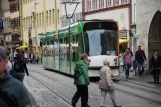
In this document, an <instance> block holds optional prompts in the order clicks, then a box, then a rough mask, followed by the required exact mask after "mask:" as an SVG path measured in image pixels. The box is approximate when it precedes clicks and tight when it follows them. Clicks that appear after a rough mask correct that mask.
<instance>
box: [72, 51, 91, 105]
mask: <svg viewBox="0 0 161 107" xmlns="http://www.w3.org/2000/svg"><path fill="white" fill-rule="evenodd" d="M89 62H90V60H89V59H88V56H87V55H86V54H82V55H81V60H79V61H78V62H76V68H79V69H80V71H81V72H82V73H81V75H80V76H79V77H78V78H77V79H76V78H75V79H74V84H75V85H76V87H77V91H76V93H75V95H74V96H73V98H72V106H73V107H76V103H77V102H78V100H79V98H80V97H81V107H90V106H89V105H88V85H89V84H90V80H89V73H88V67H87V66H88V65H89Z"/></svg>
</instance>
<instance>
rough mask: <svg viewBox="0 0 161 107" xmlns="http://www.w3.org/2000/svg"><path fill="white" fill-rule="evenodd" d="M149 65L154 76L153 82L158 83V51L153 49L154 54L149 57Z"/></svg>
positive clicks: (159, 67) (160, 67)
mask: <svg viewBox="0 0 161 107" xmlns="http://www.w3.org/2000/svg"><path fill="white" fill-rule="evenodd" d="M151 67H152V74H153V77H154V84H156V83H157V84H158V85H159V74H160V69H161V57H160V56H159V54H158V51H157V50H155V51H154V55H153V56H152V58H151Z"/></svg>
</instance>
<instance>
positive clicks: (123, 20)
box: [82, 0, 131, 47]
mask: <svg viewBox="0 0 161 107" xmlns="http://www.w3.org/2000/svg"><path fill="white" fill-rule="evenodd" d="M82 9H83V19H85V20H92V19H113V20H116V21H118V23H119V30H120V39H128V40H129V41H130V36H129V31H130V24H131V0H83V3H82ZM128 45H129V47H131V43H130V42H129V44H128Z"/></svg>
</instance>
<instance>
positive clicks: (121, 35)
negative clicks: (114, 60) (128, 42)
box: [120, 30, 127, 39]
mask: <svg viewBox="0 0 161 107" xmlns="http://www.w3.org/2000/svg"><path fill="white" fill-rule="evenodd" d="M120 39H127V30H120Z"/></svg>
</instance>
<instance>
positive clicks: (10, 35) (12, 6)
mask: <svg viewBox="0 0 161 107" xmlns="http://www.w3.org/2000/svg"><path fill="white" fill-rule="evenodd" d="M1 5H2V6H1V7H2V13H3V14H2V20H3V30H2V33H1V35H3V36H4V44H5V47H6V48H8V49H9V50H10V53H12V52H13V50H15V49H16V48H17V47H18V46H20V45H21V44H22V41H21V40H20V20H19V1H18V0H1Z"/></svg>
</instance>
